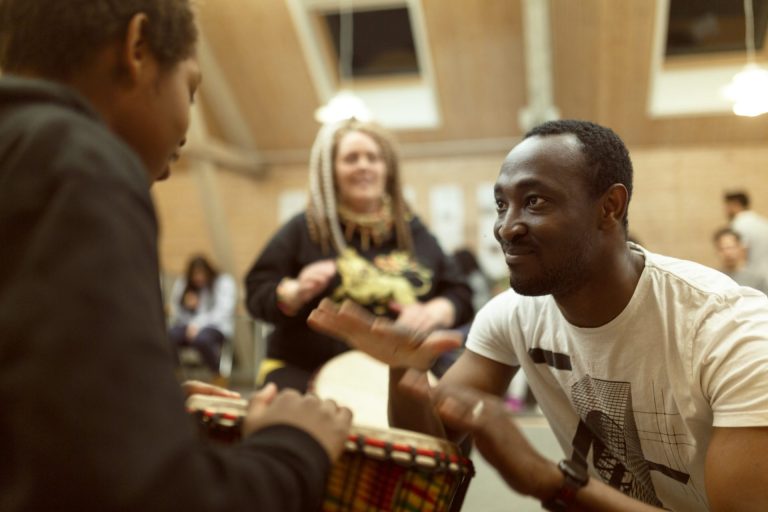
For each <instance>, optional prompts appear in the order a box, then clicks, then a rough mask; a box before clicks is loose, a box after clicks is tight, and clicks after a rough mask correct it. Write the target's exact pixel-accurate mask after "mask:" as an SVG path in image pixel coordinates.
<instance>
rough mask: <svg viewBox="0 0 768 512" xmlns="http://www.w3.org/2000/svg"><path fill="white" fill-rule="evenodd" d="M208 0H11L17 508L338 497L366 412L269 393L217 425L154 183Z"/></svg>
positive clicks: (3, 155) (169, 146) (5, 5)
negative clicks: (195, 407) (217, 437)
mask: <svg viewBox="0 0 768 512" xmlns="http://www.w3.org/2000/svg"><path fill="white" fill-rule="evenodd" d="M196 37H197V33H196V27H195V20H194V15H193V13H192V10H191V9H190V5H189V2H188V0H68V1H66V2H62V1H55V2H52V1H50V0H0V67H2V69H3V72H4V77H3V78H2V79H0V404H2V414H0V454H2V457H3V463H2V464H0V510H3V511H6V512H11V511H21V510H35V511H41V510H80V511H84V510H98V511H109V510H120V511H133V510H184V511H193V510H200V511H203V510H206V511H207V510H220V511H235V510H243V509H245V508H246V507H247V508H248V509H251V510H279V511H305V510H313V509H316V508H318V507H319V504H320V502H321V501H322V497H323V490H324V485H325V479H326V477H327V474H328V471H329V468H330V464H331V462H332V461H333V459H334V458H335V457H337V456H338V455H339V454H340V453H341V451H342V448H343V442H344V440H345V438H346V434H347V431H348V428H349V425H350V421H351V418H350V416H351V415H350V412H349V411H348V410H346V409H341V408H338V407H336V405H335V404H333V403H331V402H327V401H321V400H319V399H317V398H315V397H309V396H300V395H298V394H297V393H291V392H287V393H283V394H279V395H276V394H275V391H274V389H267V390H266V391H265V392H263V393H261V394H259V395H258V396H257V397H256V398H254V399H253V400H251V403H250V406H249V411H248V415H247V417H246V419H245V423H244V427H243V431H244V433H245V438H244V441H243V442H242V443H241V444H239V445H238V446H236V447H234V448H229V449H226V450H222V449H221V448H218V447H214V446H209V445H208V444H205V443H203V442H201V441H200V440H198V439H197V434H196V431H195V428H194V425H193V423H192V421H191V420H190V417H189V415H188V413H187V412H186V411H185V408H184V396H183V393H182V391H181V389H180V388H179V386H178V385H177V383H176V381H175V378H174V371H173V368H174V366H173V359H172V357H171V354H170V351H169V348H168V342H167V338H166V329H165V323H164V315H163V308H162V301H161V296H160V289H159V285H158V258H157V222H156V217H155V211H154V207H153V204H152V200H151V198H150V194H149V187H150V185H151V184H152V182H153V181H155V180H157V179H162V178H164V177H166V176H168V174H169V165H170V163H171V162H172V161H173V160H175V159H176V158H177V157H178V151H179V149H180V148H181V146H182V145H183V144H184V137H185V132H186V130H187V125H188V122H189V108H190V104H191V102H192V99H193V97H194V95H195V91H196V89H197V87H198V85H199V83H200V70H199V69H198V65H197V62H196V59H195V42H196Z"/></svg>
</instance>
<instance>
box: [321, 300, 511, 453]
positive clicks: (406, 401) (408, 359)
mask: <svg viewBox="0 0 768 512" xmlns="http://www.w3.org/2000/svg"><path fill="white" fill-rule="evenodd" d="M308 323H309V325H310V326H311V327H312V328H313V329H316V330H318V331H321V332H323V333H325V334H328V335H331V336H336V337H338V338H341V339H343V340H344V341H346V342H347V343H348V344H349V345H350V346H352V347H354V348H356V349H358V350H361V351H363V352H366V353H367V354H369V355H370V356H371V357H374V358H376V359H378V360H379V361H382V362H383V363H385V364H387V365H389V366H390V377H389V420H390V424H391V425H392V426H395V427H398V428H405V429H409V430H414V431H417V432H423V433H426V434H430V435H434V436H439V437H445V436H446V432H445V431H444V429H443V427H442V423H441V422H440V420H439V419H438V418H437V416H436V415H435V413H434V410H433V408H432V405H431V403H430V400H429V394H430V391H429V383H428V381H427V375H426V371H427V370H428V369H429V368H430V367H431V366H432V363H433V361H434V360H435V358H436V357H437V356H438V355H439V354H440V353H442V352H444V351H446V350H451V349H453V348H456V347H459V346H460V345H461V339H460V335H459V334H458V333H456V332H455V331H434V332H432V333H430V334H429V335H424V334H422V333H418V332H415V331H413V330H410V329H408V328H406V327H404V326H403V325H401V324H400V323H399V322H392V321H391V320H388V319H386V318H381V317H376V316H374V315H372V314H371V313H369V312H368V311H366V310H365V309H363V308H362V307H361V306H359V305H357V304H355V303H354V302H352V301H345V302H344V303H343V304H342V305H341V306H340V307H339V306H336V305H335V304H334V303H333V302H332V301H330V300H328V299H325V300H323V302H321V303H320V306H319V307H318V308H317V309H315V310H314V311H313V312H312V313H311V314H310V316H309V319H308ZM408 369H411V371H407V370H408ZM515 371H516V368H513V367H510V366H507V365H504V364H501V363H497V362H495V361H493V360H491V359H488V358H486V357H483V356H480V355H478V354H475V353H473V352H470V351H465V352H464V353H463V354H462V355H461V357H459V359H458V361H456V363H454V364H453V365H452V366H451V368H450V369H449V370H448V372H447V373H446V374H445V375H444V376H443V378H442V380H441V385H442V384H443V383H446V384H449V385H460V386H466V387H469V388H471V389H476V390H478V391H482V392H484V393H490V394H493V395H496V396H500V395H502V394H503V393H504V391H505V390H506V389H507V386H509V382H510V380H511V379H512V377H513V376H514V373H515ZM449 434H450V435H449V436H448V437H449V438H450V439H458V438H460V437H463V436H462V433H461V432H450V433H449Z"/></svg>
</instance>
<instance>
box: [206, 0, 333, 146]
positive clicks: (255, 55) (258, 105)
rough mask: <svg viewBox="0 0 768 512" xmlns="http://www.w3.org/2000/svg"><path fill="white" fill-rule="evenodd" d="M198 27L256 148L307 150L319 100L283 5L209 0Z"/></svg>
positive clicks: (276, 0) (264, 0) (277, 0)
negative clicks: (205, 39)
mask: <svg viewBox="0 0 768 512" xmlns="http://www.w3.org/2000/svg"><path fill="white" fill-rule="evenodd" d="M200 24H201V27H202V30H203V32H204V34H205V35H206V38H207V41H208V44H209V45H210V47H211V50H212V52H213V54H214V55H215V57H216V60H217V62H218V64H219V66H220V68H221V70H222V72H223V74H224V75H225V76H226V79H227V82H228V84H229V87H230V89H231V91H232V94H233V96H234V98H235V101H236V103H237V104H238V105H239V106H240V108H241V112H242V114H243V116H244V117H245V120H246V122H247V123H248V125H249V126H250V128H251V131H252V133H253V138H254V141H255V147H256V148H257V149H261V150H264V149H269V150H284V149H293V148H305V147H309V145H310V144H311V143H312V140H313V139H314V135H315V131H316V130H317V128H318V127H319V125H318V124H317V123H316V122H315V120H314V117H313V116H314V111H315V109H316V108H317V107H318V105H319V99H318V97H317V93H316V91H315V88H314V86H313V84H312V80H311V79H310V75H309V71H308V68H307V64H306V62H305V59H304V56H303V53H302V51H301V47H300V45H299V41H298V38H297V36H296V31H295V28H294V25H293V22H292V20H291V17H290V14H289V12H288V9H287V6H286V3H285V1H284V0H257V1H253V0H208V1H206V2H204V3H203V4H202V5H201V10H200ZM203 71H204V72H205V70H203ZM202 87H203V88H204V87H205V79H203V86H202ZM203 91H204V89H203Z"/></svg>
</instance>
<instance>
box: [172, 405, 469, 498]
mask: <svg viewBox="0 0 768 512" xmlns="http://www.w3.org/2000/svg"><path fill="white" fill-rule="evenodd" d="M246 405H247V402H246V401H245V400H238V399H229V398H221V397H211V396H205V395H193V396H191V397H190V398H189V399H188V400H187V410H188V411H189V413H190V414H191V415H192V416H193V417H194V418H195V419H196V423H197V425H198V429H199V431H200V433H201V436H202V437H205V438H207V439H211V440H214V441H219V442H224V443H233V442H236V441H238V440H239V439H240V438H241V436H242V421H243V417H244V416H245V410H246ZM474 474H475V471H474V467H473V465H472V462H471V461H470V460H469V459H467V458H465V457H463V456H462V455H461V454H460V452H459V449H458V447H457V446H456V445H454V444H453V443H450V442H448V441H446V440H443V439H438V438H435V437H432V436H427V435H424V434H419V433H416V432H410V431H407V430H398V429H381V428H375V427H365V426H353V427H352V429H351V431H350V435H349V438H348V439H347V443H346V446H345V450H344V453H343V454H342V456H341V458H340V459H339V460H338V461H337V462H336V464H334V466H333V468H332V469H331V474H330V476H329V478H328V486H327V489H326V496H325V500H324V502H323V508H322V510H323V512H416V511H419V512H454V511H458V510H460V509H461V505H462V503H463V501H464V495H465V494H466V491H467V487H468V486H469V481H470V479H471V478H472V477H473V476H474Z"/></svg>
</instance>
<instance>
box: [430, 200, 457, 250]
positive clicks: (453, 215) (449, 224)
mask: <svg viewBox="0 0 768 512" xmlns="http://www.w3.org/2000/svg"><path fill="white" fill-rule="evenodd" d="M429 210H430V216H429V218H430V223H429V227H430V229H431V231H432V234H433V235H435V237H436V238H437V240H438V241H439V242H440V245H441V246H442V248H443V250H444V251H445V252H446V253H452V252H453V251H455V250H456V249H460V248H462V247H464V191H463V190H462V188H461V187H460V186H459V185H438V186H435V187H432V188H431V189H430V190H429Z"/></svg>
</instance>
